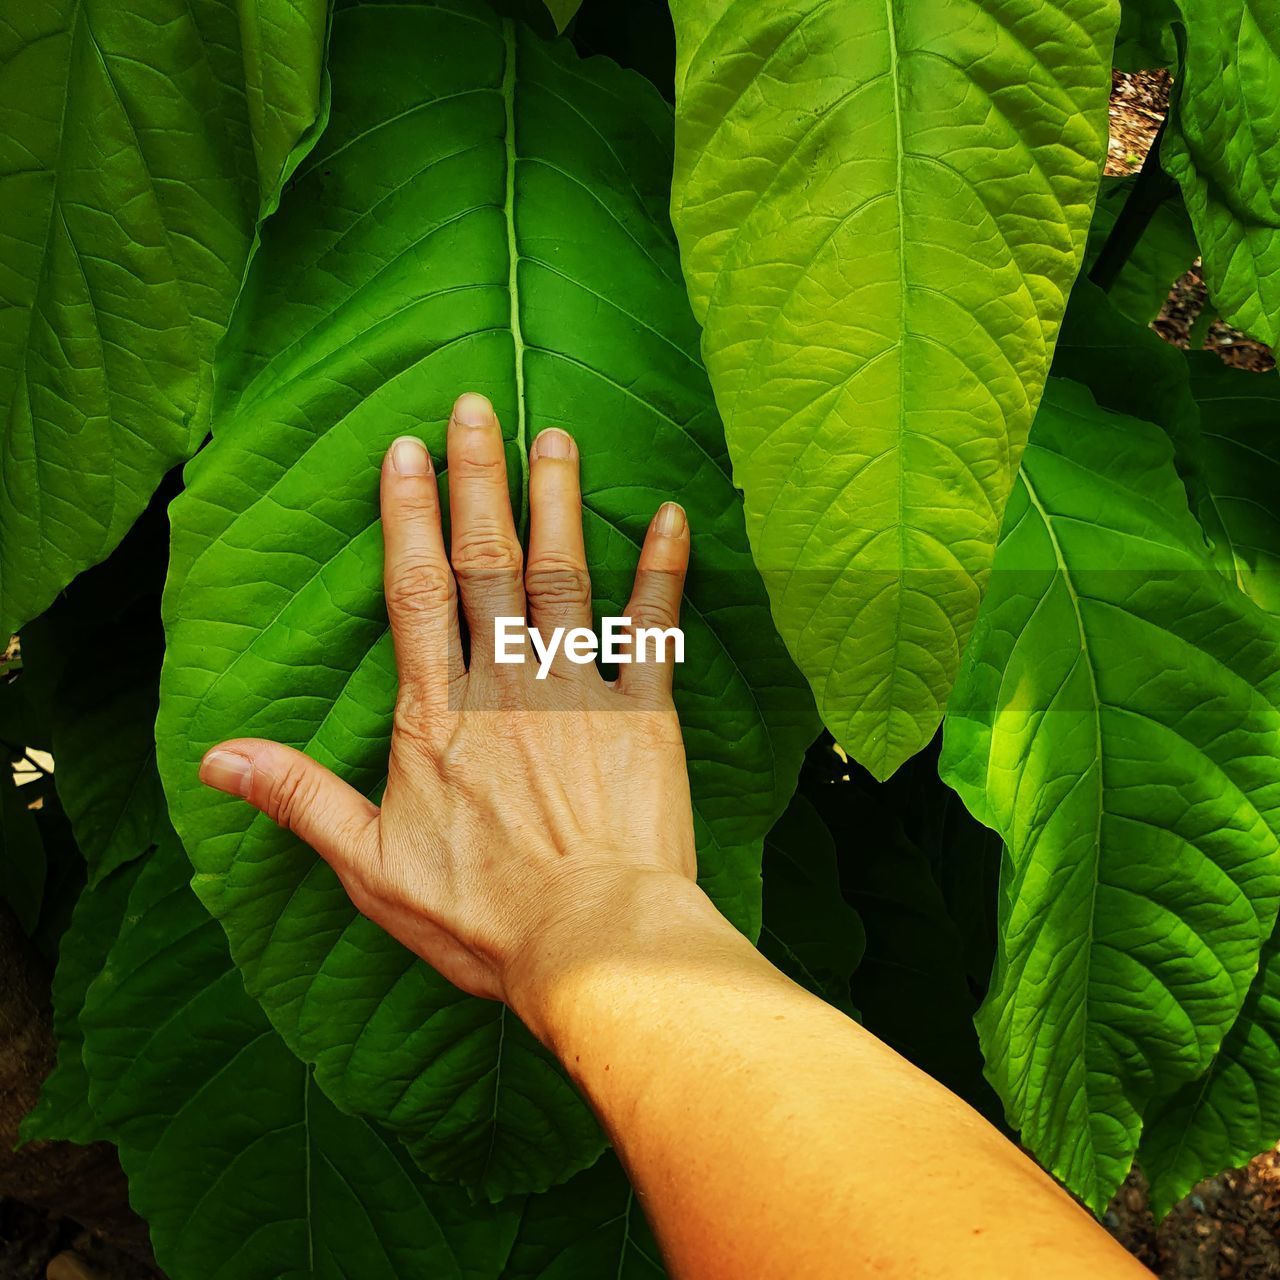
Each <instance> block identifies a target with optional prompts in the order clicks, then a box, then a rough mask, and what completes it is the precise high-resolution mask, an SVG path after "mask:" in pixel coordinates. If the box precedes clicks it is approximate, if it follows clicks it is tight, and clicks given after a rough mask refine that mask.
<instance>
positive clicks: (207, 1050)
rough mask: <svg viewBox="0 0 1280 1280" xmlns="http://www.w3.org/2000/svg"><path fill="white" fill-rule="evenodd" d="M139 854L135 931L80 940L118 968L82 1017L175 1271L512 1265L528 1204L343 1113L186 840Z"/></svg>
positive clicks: (243, 1278) (111, 1114) (186, 1277)
mask: <svg viewBox="0 0 1280 1280" xmlns="http://www.w3.org/2000/svg"><path fill="white" fill-rule="evenodd" d="M140 865H141V874H140V875H138V878H137V880H136V883H135V884H134V886H133V888H132V891H131V893H130V894H129V900H128V906H127V909H126V911H125V916H124V923H123V927H122V928H121V930H120V933H119V937H118V938H117V937H114V935H113V934H112V933H110V932H108V933H103V932H101V931H99V932H97V933H96V934H92V935H91V934H81V935H80V936H79V937H78V939H77V942H78V944H79V945H80V946H82V947H84V948H85V949H86V951H87V952H88V954H89V955H93V954H94V952H95V949H96V955H97V960H98V963H99V965H100V967H101V974H100V975H99V976H98V977H97V978H96V979H95V980H94V982H93V983H92V985H91V986H90V987H89V990H88V994H87V995H86V996H85V1002H84V1009H83V1011H82V1013H81V1018H80V1022H81V1030H82V1032H83V1037H84V1064H85V1069H86V1071H87V1075H88V1079H89V1082H90V1090H89V1096H90V1100H91V1104H92V1109H93V1114H94V1117H95V1122H96V1124H97V1126H98V1131H99V1134H100V1136H105V1137H109V1138H111V1139H112V1140H113V1141H114V1142H116V1143H117V1144H118V1146H119V1148H120V1160H121V1163H122V1164H123V1166H124V1169H125V1172H126V1173H127V1175H128V1177H129V1196H130V1200H131V1202H132V1204H133V1206H134V1208H136V1209H137V1210H138V1212H139V1213H141V1214H142V1216H143V1217H144V1218H146V1220H147V1222H148V1223H149V1225H150V1227H151V1238H152V1242H153V1244H154V1246H155V1252H156V1258H157V1260H158V1261H159V1263H160V1265H161V1266H162V1267H163V1268H164V1271H165V1274H166V1275H168V1276H170V1277H171V1280H214V1278H215V1277H218V1278H221V1277H228V1276H234V1277H235V1280H286V1278H294V1277H296V1278H297V1280H303V1278H304V1277H306V1278H315V1280H340V1278H341V1280H406V1278H408V1277H431V1280H437V1278H438V1280H481V1278H485V1280H489V1278H493V1277H496V1276H497V1274H498V1269H499V1266H500V1264H501V1260H502V1259H503V1257H505V1255H506V1252H507V1249H508V1247H509V1244H510V1241H511V1239H512V1236H513V1234H514V1230H515V1226H516V1220H517V1217H518V1212H519V1205H518V1204H517V1205H512V1206H510V1207H506V1206H504V1207H491V1206H487V1205H486V1206H484V1208H483V1209H476V1208H474V1207H473V1206H472V1205H471V1204H470V1203H469V1201H468V1199H467V1197H466V1196H465V1194H464V1193H462V1192H460V1191H455V1190H451V1189H445V1188H440V1187H435V1186H432V1185H431V1184H430V1183H428V1182H427V1181H426V1180H425V1179H424V1178H423V1176H422V1174H421V1173H419V1172H418V1171H417V1170H416V1169H415V1168H414V1167H413V1166H412V1164H411V1163H410V1161H409V1159H408V1157H407V1156H406V1155H405V1153H404V1152H403V1151H401V1150H400V1149H399V1147H398V1146H397V1144H396V1143H394V1142H393V1141H390V1140H389V1139H388V1138H387V1137H385V1136H384V1135H383V1134H382V1133H380V1132H379V1131H378V1130H377V1129H376V1128H375V1127H373V1126H372V1125H370V1124H368V1123H367V1122H365V1121H363V1120H360V1119H356V1118H354V1117H351V1116H344V1115H342V1114H341V1113H340V1112H339V1111H337V1110H336V1109H335V1108H334V1106H333V1105H332V1104H331V1103H330V1102H329V1101H328V1099H326V1098H325V1097H324V1095H323V1094H321V1093H320V1092H319V1090H317V1089H316V1088H315V1086H314V1085H313V1084H312V1082H311V1079H310V1073H309V1071H308V1069H307V1068H306V1067H305V1066H304V1065H303V1064H302V1063H301V1062H299V1061H298V1060H297V1059H296V1058H295V1057H293V1055H292V1054H290V1053H289V1051H288V1050H287V1049H286V1048H285V1046H284V1043H283V1042H282V1041H281V1040H280V1038H279V1037H278V1036H277V1035H276V1034H275V1033H274V1032H273V1031H272V1030H271V1028H270V1026H269V1024H268V1023H267V1020H266V1018H265V1016H264V1015H263V1013H262V1011H261V1009H260V1008H259V1007H258V1006H257V1005H256V1004H255V1003H254V1002H253V1001H252V1000H250V999H249V997H248V996H247V995H246V994H245V992H244V988H243V986H242V985H241V982H240V977H239V974H238V973H237V972H236V970H235V969H234V968H233V967H232V965H231V961H230V958H229V956H228V954H227V945H226V939H225V937H224V936H223V933H222V930H221V929H220V928H219V927H218V925H217V924H216V923H215V922H214V921H213V920H212V919H211V918H210V917H209V915H208V913H207V912H206V911H205V910H204V908H203V907H202V906H201V905H200V903H199V902H198V901H197V899H196V897H195V895H194V894H193V893H192V892H191V890H190V887H189V885H188V883H187V879H188V873H189V871H190V867H189V865H188V863H187V860H186V857H185V856H184V854H183V851H182V847H181V845H179V843H178V841H177V839H176V838H175V837H174V836H173V835H172V834H170V835H169V837H168V838H166V839H164V840H162V841H161V842H160V844H159V845H158V846H157V848H156V850H155V852H154V853H153V854H152V855H151V856H149V857H148V858H147V859H146V860H145V862H144V863H142V864H140ZM124 870H125V873H128V872H131V871H133V870H134V868H133V867H128V868H125V869H124ZM64 963H65V961H64Z"/></svg>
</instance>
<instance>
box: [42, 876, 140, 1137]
mask: <svg viewBox="0 0 1280 1280" xmlns="http://www.w3.org/2000/svg"><path fill="white" fill-rule="evenodd" d="M141 865H142V864H141V863H140V862H138V861H136V860H135V861H133V862H132V863H131V864H130V865H128V866H124V867H121V868H120V869H119V870H117V871H115V872H114V873H113V874H111V875H108V876H105V877H103V879H102V880H101V881H100V883H99V884H98V885H97V886H96V887H94V888H93V889H89V890H86V891H85V892H83V893H81V895H80V898H79V901H78V902H77V903H76V906H75V910H74V911H73V913H72V915H71V924H70V926H69V928H68V930H67V932H66V933H65V934H64V935H63V936H62V939H61V942H60V945H59V947H58V967H57V969H56V971H55V972H54V976H53V1030H54V1033H55V1034H56V1036H57V1039H58V1060H57V1063H56V1064H55V1066H54V1069H53V1071H52V1072H51V1073H50V1074H49V1076H48V1077H47V1079H46V1080H45V1082H44V1085H43V1086H42V1087H41V1090H40V1100H39V1101H38V1102H37V1103H36V1105H35V1107H34V1108H33V1109H32V1110H31V1111H30V1112H28V1114H27V1115H26V1117H25V1118H24V1119H23V1121H22V1127H21V1130H20V1133H21V1136H22V1140H23V1141H24V1142H32V1141H35V1140H38V1139H45V1140H53V1139H62V1140H65V1141H68V1142H96V1141H97V1140H98V1139H100V1138H102V1137H103V1136H104V1130H103V1126H102V1125H101V1123H100V1122H99V1121H98V1119H97V1117H96V1116H95V1115H94V1112H93V1108H92V1107H91V1106H90V1105H89V1076H88V1074H87V1073H86V1071H85V1069H84V1062H83V1060H82V1058H81V1051H82V1050H83V1048H84V1034H83V1032H82V1031H81V1029H80V1012H81V1010H82V1009H83V1007H84V1001H85V993H86V992H87V991H88V990H89V984H90V982H92V981H93V979H94V978H96V977H97V976H98V974H99V972H100V971H101V969H102V964H103V960H104V958H105V957H106V954H107V951H108V950H109V949H110V947H111V944H112V943H113V942H114V941H115V938H116V935H117V934H118V933H119V932H120V927H121V925H122V923H123V921H124V915H125V909H126V908H127V907H128V905H129V894H130V893H131V892H132V889H133V884H134V881H135V880H136V879H137V878H138V872H139V871H140V870H141Z"/></svg>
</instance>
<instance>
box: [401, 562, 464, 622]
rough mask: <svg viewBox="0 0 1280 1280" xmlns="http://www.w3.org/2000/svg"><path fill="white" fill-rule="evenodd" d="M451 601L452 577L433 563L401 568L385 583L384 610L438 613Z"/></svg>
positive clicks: (441, 567)
mask: <svg viewBox="0 0 1280 1280" xmlns="http://www.w3.org/2000/svg"><path fill="white" fill-rule="evenodd" d="M452 598H453V576H452V575H451V574H450V573H449V570H448V569H447V568H446V567H445V566H444V565H443V564H439V563H437V562H436V561H433V560H415V561H410V562H409V563H407V564H403V565H400V566H398V567H397V568H396V570H395V571H394V572H393V573H392V575H391V577H390V580H389V581H388V583H387V607H388V608H390V609H391V610H393V611H394V612H397V613H411V614H423V613H438V612H439V611H440V610H442V609H444V608H447V607H448V605H449V603H450V601H451V600H452Z"/></svg>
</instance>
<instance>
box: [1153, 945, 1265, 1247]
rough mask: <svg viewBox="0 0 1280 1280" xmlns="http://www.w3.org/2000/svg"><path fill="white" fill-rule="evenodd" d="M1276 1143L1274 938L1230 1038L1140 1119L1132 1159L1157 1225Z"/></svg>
mask: <svg viewBox="0 0 1280 1280" xmlns="http://www.w3.org/2000/svg"><path fill="white" fill-rule="evenodd" d="M1277 1140H1280V931H1277V932H1276V933H1273V934H1272V936H1271V939H1270V941H1269V942H1268V943H1267V945H1266V946H1265V947H1264V948H1263V950H1262V958H1261V962H1260V964H1259V966H1258V974H1257V977H1255V978H1254V980H1253V985H1252V986H1251V987H1250V988H1249V995H1248V997H1247V998H1246V1000H1245V1002H1244V1008H1243V1009H1241V1010H1240V1017H1239V1018H1238V1019H1237V1020H1236V1024H1235V1026H1233V1027H1232V1028H1231V1034H1230V1035H1228V1036H1227V1038H1226V1040H1224V1041H1223V1044H1222V1050H1221V1052H1220V1053H1219V1054H1218V1056H1217V1057H1216V1058H1215V1059H1214V1061H1213V1065H1212V1066H1211V1067H1210V1068H1209V1070H1208V1071H1207V1072H1206V1073H1205V1074H1204V1075H1203V1076H1202V1077H1201V1078H1200V1079H1199V1080H1192V1081H1191V1082H1190V1083H1188V1084H1185V1085H1183V1087H1182V1088H1181V1089H1179V1090H1178V1092H1177V1093H1175V1094H1174V1095H1173V1096H1172V1097H1170V1098H1166V1099H1161V1100H1160V1101H1159V1102H1157V1103H1156V1104H1154V1105H1153V1106H1152V1108H1151V1110H1150V1111H1149V1112H1148V1114H1147V1123H1146V1126H1145V1128H1144V1129H1143V1133H1142V1145H1141V1147H1139V1148H1138V1160H1139V1162H1140V1163H1141V1165H1142V1169H1143V1172H1144V1173H1145V1174H1146V1175H1147V1180H1148V1182H1149V1183H1150V1185H1151V1209H1152V1212H1154V1214H1155V1216H1156V1221H1157V1222H1159V1221H1160V1219H1161V1218H1163V1217H1164V1215H1165V1214H1166V1213H1168V1212H1169V1210H1170V1209H1171V1208H1173V1206H1174V1205H1175V1204H1176V1203H1177V1202H1178V1201H1179V1200H1181V1199H1182V1197H1183V1196H1185V1195H1186V1194H1187V1192H1188V1191H1190V1190H1191V1188H1192V1187H1194V1186H1195V1185H1196V1183H1197V1182H1199V1181H1200V1180H1201V1179H1202V1178H1207V1177H1211V1176H1212V1175H1213V1174H1216V1173H1219V1172H1221V1170H1223V1169H1230V1168H1233V1167H1235V1166H1236V1165H1241V1164H1244V1163H1245V1162H1246V1161H1248V1160H1251V1159H1253V1157H1254V1156H1256V1155H1260V1154H1261V1153H1262V1152H1263V1151H1265V1150H1267V1148H1269V1147H1273V1146H1275V1144H1276V1142H1277Z"/></svg>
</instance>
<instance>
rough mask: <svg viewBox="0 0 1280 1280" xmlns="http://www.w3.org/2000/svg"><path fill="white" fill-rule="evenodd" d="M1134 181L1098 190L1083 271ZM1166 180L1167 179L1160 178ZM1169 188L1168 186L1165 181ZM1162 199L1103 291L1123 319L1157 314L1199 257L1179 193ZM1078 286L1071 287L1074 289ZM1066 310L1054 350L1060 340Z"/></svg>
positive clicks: (1145, 319)
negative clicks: (1174, 287)
mask: <svg viewBox="0 0 1280 1280" xmlns="http://www.w3.org/2000/svg"><path fill="white" fill-rule="evenodd" d="M1136 181H1137V179H1136V177H1134V176H1130V177H1127V178H1104V179H1103V180H1102V186H1101V188H1100V189H1099V191H1098V203H1097V206H1096V207H1095V208H1094V211H1093V221H1092V222H1091V223H1090V224H1089V240H1088V245H1087V247H1086V249H1085V268H1086V270H1087V269H1088V268H1089V267H1090V266H1091V265H1092V263H1093V261H1094V260H1095V259H1096V258H1097V256H1098V254H1099V253H1100V252H1101V251H1102V246H1103V245H1104V244H1105V243H1106V241H1107V237H1108V236H1109V235H1110V234H1111V231H1112V228H1113V227H1114V226H1115V224H1116V219H1117V218H1118V217H1119V216H1120V211H1121V209H1123V208H1124V206H1125V202H1126V201H1127V200H1128V199H1129V197H1130V196H1131V195H1132V194H1133V188H1134V184H1135V182H1136ZM1163 181H1165V182H1168V179H1163ZM1169 185H1172V184H1171V183H1170V184H1169ZM1174 192H1175V194H1173V195H1172V196H1170V197H1168V198H1167V199H1165V200H1164V201H1162V202H1161V203H1160V204H1159V205H1158V206H1157V207H1156V210H1155V212H1154V213H1153V214H1152V215H1151V220H1150V222H1148V223H1147V226H1146V229H1145V230H1144V231H1143V233H1142V236H1141V238H1140V239H1139V241H1138V243H1137V244H1136V245H1135V246H1134V248H1133V251H1132V252H1131V253H1130V254H1129V259H1128V261H1127V262H1126V263H1125V264H1124V266H1123V267H1122V268H1121V270H1120V274H1119V275H1118V276H1117V277H1116V279H1115V282H1114V283H1113V284H1112V285H1111V287H1110V289H1108V290H1107V297H1108V298H1109V299H1110V300H1111V305H1112V306H1113V307H1115V309H1116V310H1117V311H1118V312H1119V313H1120V314H1121V315H1123V316H1128V318H1129V319H1130V320H1135V321H1137V322H1138V324H1143V325H1145V324H1148V323H1150V322H1151V321H1152V320H1154V319H1155V318H1156V316H1158V315H1159V314H1160V308H1161V307H1163V306H1164V304H1165V300H1166V299H1167V298H1168V296H1169V290H1170V289H1171V288H1172V287H1173V284H1174V282H1175V281H1176V280H1178V279H1179V278H1180V277H1181V276H1182V275H1183V274H1184V273H1185V272H1186V271H1187V270H1188V269H1189V268H1190V266H1191V264H1192V263H1193V262H1195V260H1196V258H1197V257H1198V256H1199V249H1198V248H1197V247H1196V236H1195V232H1194V231H1193V230H1192V227H1191V219H1190V218H1188V217H1187V210H1186V207H1185V206H1184V205H1183V203H1182V197H1181V195H1179V194H1177V188H1176V187H1175V188H1174ZM1078 287H1079V286H1078V285H1077V288H1078ZM1070 315H1071V308H1070V306H1068V308H1067V317H1068V318H1067V320H1066V321H1064V323H1063V332H1062V335H1061V337H1060V338H1059V340H1058V341H1059V346H1061V344H1062V342H1064V341H1065V340H1066V336H1067V334H1066V331H1067V327H1068V325H1069V324H1070Z"/></svg>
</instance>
